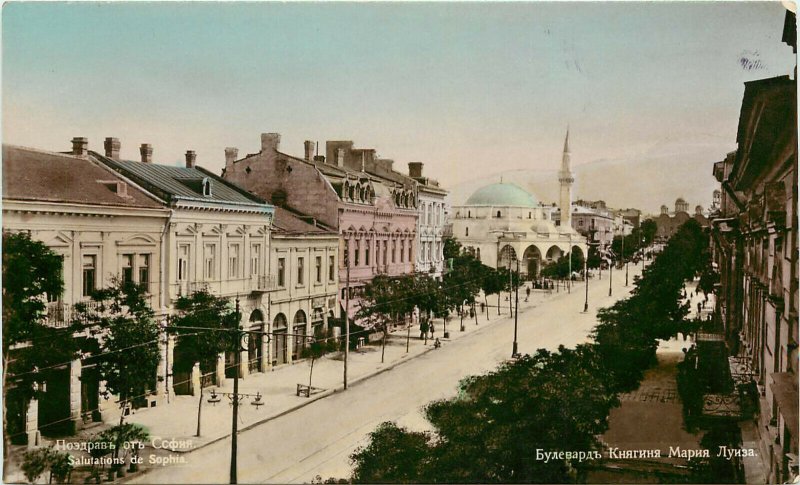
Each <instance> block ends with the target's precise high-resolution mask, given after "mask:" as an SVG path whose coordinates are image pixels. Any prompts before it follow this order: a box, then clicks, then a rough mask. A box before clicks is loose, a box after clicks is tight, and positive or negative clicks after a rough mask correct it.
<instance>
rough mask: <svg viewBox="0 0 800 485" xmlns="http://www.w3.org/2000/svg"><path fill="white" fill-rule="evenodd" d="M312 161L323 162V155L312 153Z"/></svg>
mask: <svg viewBox="0 0 800 485" xmlns="http://www.w3.org/2000/svg"><path fill="white" fill-rule="evenodd" d="M314 161H315V162H319V163H325V155H314Z"/></svg>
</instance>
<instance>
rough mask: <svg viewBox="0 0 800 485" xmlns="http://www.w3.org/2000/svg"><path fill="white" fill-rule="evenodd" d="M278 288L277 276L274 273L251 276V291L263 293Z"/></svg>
mask: <svg viewBox="0 0 800 485" xmlns="http://www.w3.org/2000/svg"><path fill="white" fill-rule="evenodd" d="M275 288H277V284H276V278H275V276H273V275H253V276H251V277H250V291H251V292H253V293H263V292H265V291H272V290H274V289H275Z"/></svg>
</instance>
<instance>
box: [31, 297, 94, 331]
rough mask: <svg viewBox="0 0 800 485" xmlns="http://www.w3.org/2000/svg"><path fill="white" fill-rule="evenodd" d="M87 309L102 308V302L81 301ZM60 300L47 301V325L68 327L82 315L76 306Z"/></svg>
mask: <svg viewBox="0 0 800 485" xmlns="http://www.w3.org/2000/svg"><path fill="white" fill-rule="evenodd" d="M79 304H80V305H83V306H84V307H85V308H86V309H87V310H90V311H91V310H97V309H99V308H100V305H101V304H102V302H97V301H93V300H87V301H84V302H80V303H79ZM76 305H77V304H73V305H70V304H69V303H64V302H60V301H54V302H50V303H47V307H46V309H45V325H47V326H49V327H53V328H66V327H69V326H70V325H72V323H73V322H74V321H75V320H76V319H77V318H78V317H79V316H80V315H79V313H78V311H77V310H76V308H75V306H76Z"/></svg>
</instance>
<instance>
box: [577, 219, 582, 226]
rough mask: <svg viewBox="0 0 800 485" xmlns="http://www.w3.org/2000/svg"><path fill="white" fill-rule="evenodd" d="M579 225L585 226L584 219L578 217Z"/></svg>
mask: <svg viewBox="0 0 800 485" xmlns="http://www.w3.org/2000/svg"><path fill="white" fill-rule="evenodd" d="M578 226H579V227H583V219H578Z"/></svg>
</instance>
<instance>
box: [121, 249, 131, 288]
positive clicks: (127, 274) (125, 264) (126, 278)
mask: <svg viewBox="0 0 800 485" xmlns="http://www.w3.org/2000/svg"><path fill="white" fill-rule="evenodd" d="M122 282H123V283H125V284H127V283H133V254H123V255H122Z"/></svg>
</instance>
